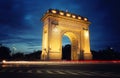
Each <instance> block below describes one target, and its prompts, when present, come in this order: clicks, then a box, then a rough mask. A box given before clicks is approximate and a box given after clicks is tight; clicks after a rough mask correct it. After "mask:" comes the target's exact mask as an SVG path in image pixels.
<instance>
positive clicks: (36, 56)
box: [25, 50, 42, 60]
mask: <svg viewBox="0 0 120 78" xmlns="http://www.w3.org/2000/svg"><path fill="white" fill-rule="evenodd" d="M41 53H42V51H40V50H38V51H34V52H33V53H30V54H26V55H25V59H26V60H40V58H41V57H40V56H41Z"/></svg>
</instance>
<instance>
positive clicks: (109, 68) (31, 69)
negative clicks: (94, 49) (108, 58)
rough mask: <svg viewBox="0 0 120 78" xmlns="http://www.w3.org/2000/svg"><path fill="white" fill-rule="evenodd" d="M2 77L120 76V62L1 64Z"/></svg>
mask: <svg viewBox="0 0 120 78" xmlns="http://www.w3.org/2000/svg"><path fill="white" fill-rule="evenodd" d="M0 78H120V63H102V64H100V63H98V64H97V63H95V64H94V63H92V64H90V63H89V64H60V65H59V64H56V65H54V64H53V65H49V64H42V65H1V66H0Z"/></svg>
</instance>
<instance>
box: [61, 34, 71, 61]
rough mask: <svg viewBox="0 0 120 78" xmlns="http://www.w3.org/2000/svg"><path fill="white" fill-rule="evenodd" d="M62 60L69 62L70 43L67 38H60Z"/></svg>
mask: <svg viewBox="0 0 120 78" xmlns="http://www.w3.org/2000/svg"><path fill="white" fill-rule="evenodd" d="M62 60H71V42H70V40H69V38H68V37H67V36H63V38H62Z"/></svg>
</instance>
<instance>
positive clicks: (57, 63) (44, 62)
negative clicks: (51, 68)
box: [0, 60, 120, 65]
mask: <svg viewBox="0 0 120 78" xmlns="http://www.w3.org/2000/svg"><path fill="white" fill-rule="evenodd" d="M106 63H120V60H112V61H97V60H88V61H5V60H3V61H2V62H0V64H3V65H4V64H5V65H7V64H9V65H10V64H13V65H45V64H46V65H60V64H106Z"/></svg>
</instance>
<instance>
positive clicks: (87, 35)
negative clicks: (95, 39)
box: [85, 30, 89, 38]
mask: <svg viewBox="0 0 120 78" xmlns="http://www.w3.org/2000/svg"><path fill="white" fill-rule="evenodd" d="M85 37H86V38H88V37H89V33H88V30H86V31H85Z"/></svg>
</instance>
